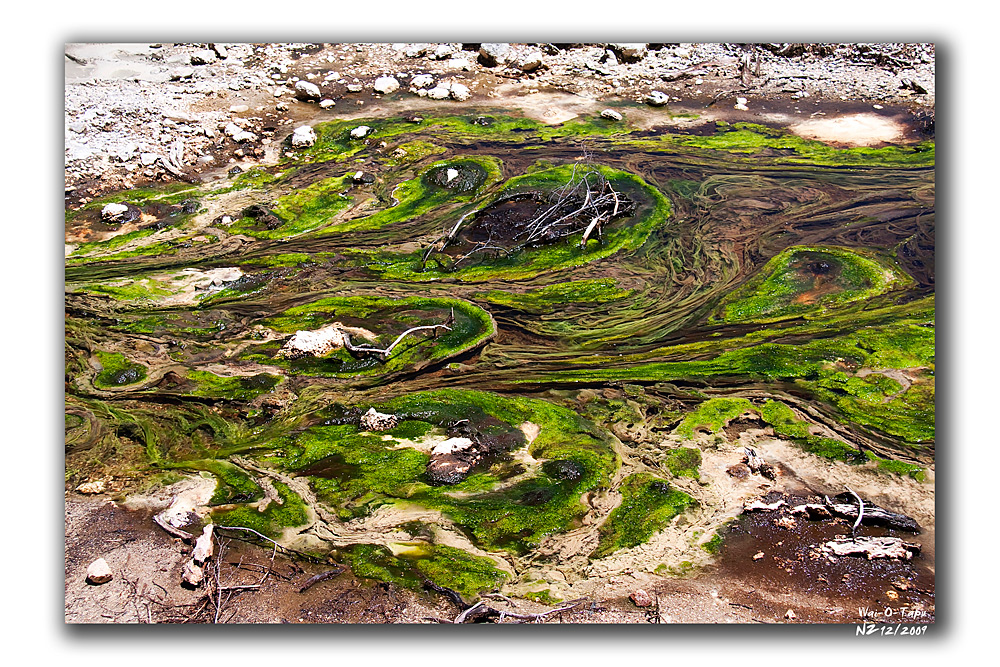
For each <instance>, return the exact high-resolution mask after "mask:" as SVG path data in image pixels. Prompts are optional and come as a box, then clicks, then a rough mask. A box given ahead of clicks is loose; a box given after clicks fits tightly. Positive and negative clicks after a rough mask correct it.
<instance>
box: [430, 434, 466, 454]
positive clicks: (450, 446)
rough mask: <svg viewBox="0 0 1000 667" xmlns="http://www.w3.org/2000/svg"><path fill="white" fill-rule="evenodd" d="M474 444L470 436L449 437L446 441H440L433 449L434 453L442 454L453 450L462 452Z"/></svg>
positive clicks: (432, 452)
mask: <svg viewBox="0 0 1000 667" xmlns="http://www.w3.org/2000/svg"><path fill="white" fill-rule="evenodd" d="M471 446H472V440H469V439H468V438H448V439H447V440H445V441H444V442H439V443H438V444H436V445H434V449H432V450H431V454H432V455H441V454H451V453H453V452H460V451H462V450H465V449H468V448H469V447H471Z"/></svg>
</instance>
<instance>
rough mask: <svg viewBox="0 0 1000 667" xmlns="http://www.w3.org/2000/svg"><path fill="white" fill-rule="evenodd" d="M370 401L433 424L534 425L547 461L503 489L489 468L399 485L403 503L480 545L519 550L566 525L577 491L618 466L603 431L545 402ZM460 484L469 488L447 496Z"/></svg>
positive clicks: (475, 396)
mask: <svg viewBox="0 0 1000 667" xmlns="http://www.w3.org/2000/svg"><path fill="white" fill-rule="evenodd" d="M375 407H376V409H377V410H379V411H380V412H386V413H391V414H396V415H397V416H400V417H405V418H408V419H411V420H417V419H419V420H422V421H424V422H426V423H428V424H431V425H433V426H442V425H447V424H449V423H454V422H456V421H458V420H462V419H470V420H472V421H473V422H478V421H480V420H482V419H483V418H484V417H485V416H487V415H488V416H492V417H495V418H497V419H499V420H501V421H502V422H503V423H505V424H508V425H511V426H516V425H518V424H521V423H524V422H531V423H534V424H536V425H538V426H539V427H540V432H539V434H538V437H537V438H536V439H535V441H534V442H533V443H532V444H531V446H530V447H529V451H530V454H531V456H532V457H534V458H536V459H539V460H543V461H546V463H545V464H543V466H542V469H541V471H539V474H537V475H536V476H533V477H529V478H527V479H524V480H522V481H520V482H518V483H516V484H514V485H512V486H509V487H506V488H504V489H503V490H501V491H493V490H492V488H493V486H495V484H496V483H497V482H498V481H500V480H499V479H497V478H493V477H492V476H490V475H481V476H479V477H478V478H477V476H475V475H473V476H470V477H469V478H468V479H467V480H466V481H465V482H463V483H461V484H457V485H452V486H447V487H430V486H427V485H425V484H420V483H415V484H413V485H405V484H400V487H399V492H401V493H404V494H406V498H407V500H408V502H412V503H417V504H420V505H424V506H426V507H429V508H432V509H438V510H441V511H442V512H444V513H445V514H447V515H448V516H449V517H450V518H451V519H452V520H454V521H455V522H457V523H458V524H459V525H461V526H462V527H463V528H464V529H465V530H467V531H468V533H469V534H470V535H471V536H472V537H473V539H474V540H475V541H476V543H477V544H478V545H480V546H482V547H483V548H486V549H506V550H510V551H513V552H516V553H523V552H525V551H526V550H527V549H528V548H530V547H531V546H532V545H536V544H538V542H539V541H540V540H541V539H543V538H544V537H545V536H546V535H549V534H552V533H556V532H562V531H564V530H567V529H568V528H569V527H570V526H572V525H574V522H575V521H577V520H578V519H579V517H581V516H582V515H583V514H585V513H586V511H587V508H586V506H584V505H583V503H581V502H580V495H581V494H582V493H584V492H586V491H589V490H592V489H594V488H598V487H601V486H606V485H607V484H608V483H609V480H610V477H611V475H612V474H613V473H614V470H615V468H616V467H617V459H616V457H615V454H614V451H613V449H612V447H611V443H610V441H609V437H608V436H607V435H606V434H604V433H603V432H601V431H598V430H597V429H596V428H595V427H594V426H593V425H592V424H589V423H588V422H586V421H584V420H583V419H581V418H580V417H579V416H577V415H576V414H575V413H573V412H572V411H570V410H566V409H565V408H561V407H558V406H555V405H553V404H551V403H548V402H545V401H539V400H533V399H527V398H523V397H506V396H499V395H496V394H490V393H486V392H475V391H459V390H441V391H433V392H420V393H416V394H408V395H405V396H400V397H398V398H395V399H392V400H390V401H387V402H384V403H380V404H377V405H376V406H375ZM400 451H407V450H400ZM409 451H412V450H409ZM424 461H426V459H424ZM551 462H558V463H551ZM413 472H414V473H415V472H416V470H415V469H414V470H413ZM411 480H412V481H414V482H419V480H418V479H416V478H415V477H411ZM458 491H461V492H462V493H464V494H468V495H462V496H458V497H456V496H453V495H451V494H452V493H453V492H458Z"/></svg>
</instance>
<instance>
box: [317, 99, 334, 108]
mask: <svg viewBox="0 0 1000 667" xmlns="http://www.w3.org/2000/svg"><path fill="white" fill-rule="evenodd" d="M319 106H320V108H321V109H329V108H330V107H335V106H337V103H336V102H334V101H333V100H329V99H328V100H323V101H322V102H320V103H319Z"/></svg>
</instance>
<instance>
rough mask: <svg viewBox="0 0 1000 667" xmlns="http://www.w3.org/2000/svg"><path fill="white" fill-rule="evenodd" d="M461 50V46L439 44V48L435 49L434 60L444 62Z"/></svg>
mask: <svg viewBox="0 0 1000 667" xmlns="http://www.w3.org/2000/svg"><path fill="white" fill-rule="evenodd" d="M461 50H462V45H461V44H438V47H437V48H436V49H434V56H433V57H434V60H444V59H445V58H450V57H451V56H453V55H455V54H456V53H458V52H459V51H461Z"/></svg>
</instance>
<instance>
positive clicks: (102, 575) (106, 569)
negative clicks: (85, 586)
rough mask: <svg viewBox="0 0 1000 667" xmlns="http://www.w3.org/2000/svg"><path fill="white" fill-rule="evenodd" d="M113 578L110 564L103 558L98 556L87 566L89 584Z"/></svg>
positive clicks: (103, 582)
mask: <svg viewBox="0 0 1000 667" xmlns="http://www.w3.org/2000/svg"><path fill="white" fill-rule="evenodd" d="M113 578H114V575H113V574H112V573H111V566H110V565H108V562H107V561H106V560H104V559H103V558H98V559H97V560H95V561H94V562H93V563H91V564H90V565H89V566H88V567H87V581H88V582H89V583H91V584H98V585H99V584H106V583H108V582H109V581H111V580H112V579H113Z"/></svg>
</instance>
